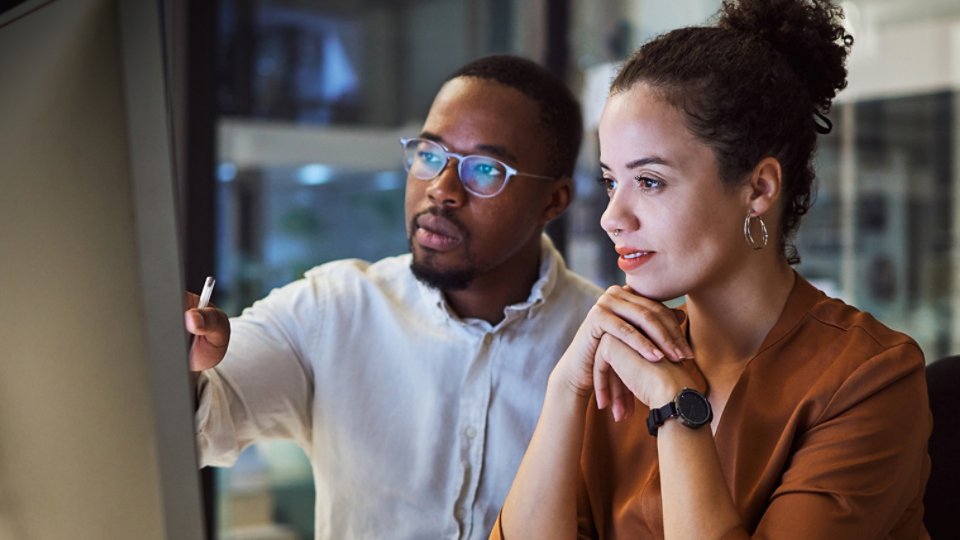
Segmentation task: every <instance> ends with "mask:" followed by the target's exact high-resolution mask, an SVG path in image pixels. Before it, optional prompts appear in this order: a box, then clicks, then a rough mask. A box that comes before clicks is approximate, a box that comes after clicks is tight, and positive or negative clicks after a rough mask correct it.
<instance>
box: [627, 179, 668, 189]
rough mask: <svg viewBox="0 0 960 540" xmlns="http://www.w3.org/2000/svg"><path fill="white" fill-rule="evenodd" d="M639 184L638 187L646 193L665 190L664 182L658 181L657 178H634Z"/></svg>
mask: <svg viewBox="0 0 960 540" xmlns="http://www.w3.org/2000/svg"><path fill="white" fill-rule="evenodd" d="M634 180H636V182H637V186H639V187H640V189H642V190H644V191H659V190H661V189H663V182H662V181H660V180H657V179H656V178H650V177H649V176H637V177H636V178H634Z"/></svg>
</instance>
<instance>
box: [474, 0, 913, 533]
mask: <svg viewBox="0 0 960 540" xmlns="http://www.w3.org/2000/svg"><path fill="white" fill-rule="evenodd" d="M841 17H842V13H841V12H840V10H839V8H837V7H836V6H834V5H832V4H831V3H829V2H828V1H821V0H817V1H812V2H811V1H804V0H742V1H740V2H738V3H733V2H725V3H724V5H723V8H722V9H721V15H720V18H719V20H718V23H717V25H716V26H714V27H699V28H685V29H680V30H676V31H673V32H670V33H668V34H665V35H663V36H660V37H658V38H657V39H655V40H654V41H652V42H650V43H648V44H646V45H645V46H644V47H643V48H641V49H640V50H639V51H638V52H637V53H636V54H635V55H634V56H633V57H632V58H631V59H630V60H629V61H628V62H627V63H626V65H625V66H624V67H623V68H622V70H621V71H620V73H619V75H618V76H617V78H616V79H615V81H614V82H613V85H612V89H611V92H610V97H609V99H608V102H607V104H606V106H605V109H604V111H603V115H602V118H601V122H600V128H599V136H600V148H601V151H600V154H601V155H600V159H601V168H602V173H603V178H602V181H603V183H604V184H605V186H606V188H607V191H608V193H609V196H610V201H609V205H608V207H607V210H606V212H605V213H604V215H603V217H602V218H601V225H602V226H603V228H604V229H605V230H606V231H607V232H608V233H609V235H610V237H611V240H612V241H613V243H614V245H615V248H616V251H617V253H618V254H619V256H620V257H619V265H620V268H621V269H622V270H623V271H624V272H625V273H626V281H627V286H626V287H612V288H610V289H609V290H608V291H607V292H606V293H605V294H604V295H603V297H602V298H601V299H600V300H599V301H598V302H597V305H596V306H595V307H594V308H593V310H592V311H591V312H590V314H589V316H588V317H587V319H586V320H585V322H584V323H583V325H582V327H581V329H580V331H579V333H578V334H577V336H576V338H575V339H574V342H573V343H572V344H571V345H570V347H569V349H568V350H567V352H566V353H565V354H564V356H563V357H562V358H561V359H560V361H559V362H558V364H557V366H556V368H555V369H554V371H553V373H552V375H551V378H550V382H549V385H548V390H547V394H546V399H545V402H544V406H543V410H542V412H541V417H540V420H539V423H538V425H537V429H536V432H535V434H534V436H533V439H532V441H531V443H530V446H529V448H528V450H527V454H526V455H525V457H524V459H523V462H522V464H521V467H520V470H519V471H518V474H517V477H516V479H515V481H514V484H513V487H512V489H511V491H510V494H509V496H508V497H507V500H506V503H505V505H504V508H503V511H502V513H501V518H500V521H499V522H498V526H497V528H495V529H494V532H493V534H492V537H493V538H498V537H501V536H502V537H504V538H508V539H511V540H512V539H530V538H549V539H559V538H572V537H575V536H576V535H577V533H578V532H579V534H580V535H581V536H583V537H589V538H595V537H596V538H659V537H665V538H671V539H675V538H747V537H750V536H757V537H775V538H803V539H811V538H825V539H827V538H829V539H844V538H857V539H860V538H926V537H927V533H926V531H925V529H924V528H923V524H922V514H923V509H922V494H923V488H924V484H925V481H926V477H927V474H928V468H929V464H928V461H929V460H928V458H927V454H926V441H927V437H928V436H929V433H930V426H931V419H930V414H929V409H928V406H927V401H926V389H925V383H924V371H923V369H924V361H923V356H922V353H921V351H920V349H919V348H918V347H917V345H916V343H914V342H913V341H912V340H911V339H910V338H909V337H907V336H905V335H903V334H900V333H898V332H895V331H893V330H890V329H889V328H886V327H885V326H883V325H882V324H880V323H879V322H877V321H876V320H875V319H874V318H873V317H871V316H870V315H869V314H866V313H862V312H860V311H858V310H856V309H855V308H853V307H850V306H847V305H846V304H844V303H843V302H841V301H839V300H836V299H831V298H828V297H827V296H826V295H824V294H823V293H822V292H820V291H818V290H817V289H815V288H814V287H813V286H812V285H811V284H810V283H808V282H807V281H805V280H804V279H803V278H802V277H800V276H799V275H797V274H796V273H795V272H794V271H793V269H792V268H791V264H796V263H797V262H799V259H798V257H797V255H796V251H795V249H793V247H792V246H791V244H790V238H791V237H792V235H793V233H794V232H795V231H796V228H797V225H798V223H799V220H800V218H801V216H802V215H803V214H804V213H805V212H806V211H807V209H808V208H809V206H810V201H811V185H812V182H813V171H812V167H811V160H812V155H813V150H814V147H815V144H816V134H817V132H821V133H822V132H826V131H829V127H830V124H829V121H828V120H827V119H826V117H825V116H824V114H825V113H826V112H827V111H828V110H829V107H830V103H831V100H832V98H833V97H834V96H835V94H836V92H837V91H839V90H840V89H842V88H843V87H844V86H845V84H846V81H845V79H846V69H845V67H844V63H845V58H846V55H847V53H848V51H849V46H850V44H851V43H852V39H851V38H850V37H849V36H848V35H846V34H845V32H844V30H843V28H842V26H841V25H840V23H839V20H840V18H841ZM683 295H685V296H686V304H685V306H684V307H683V309H682V310H676V311H675V310H671V309H668V308H667V307H665V306H664V305H663V304H662V303H661V302H662V301H664V300H668V299H671V298H675V297H679V296H683ZM607 409H609V412H607ZM651 435H652V436H651Z"/></svg>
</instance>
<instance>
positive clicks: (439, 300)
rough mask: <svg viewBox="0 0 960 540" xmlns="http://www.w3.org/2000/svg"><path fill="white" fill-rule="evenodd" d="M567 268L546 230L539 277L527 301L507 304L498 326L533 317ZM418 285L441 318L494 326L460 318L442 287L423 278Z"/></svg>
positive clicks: (542, 241)
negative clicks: (437, 287) (427, 283)
mask: <svg viewBox="0 0 960 540" xmlns="http://www.w3.org/2000/svg"><path fill="white" fill-rule="evenodd" d="M565 269H566V263H565V262H564V260H563V256H562V255H561V254H560V252H559V251H557V248H556V247H555V246H554V245H553V242H552V241H551V240H550V237H549V236H547V235H546V234H542V235H541V236H540V269H539V277H538V278H537V281H536V282H534V284H533V287H531V288H530V296H528V297H527V299H526V300H524V301H523V302H519V303H516V304H511V305H509V306H507V307H505V308H504V310H503V312H504V319H503V320H502V321H500V323H499V324H497V326H496V327H495V328H500V327H502V326H503V325H504V324H506V323H508V322H510V321H512V320H515V319H517V318H518V317H521V316H524V315H525V316H526V317H527V318H529V317H532V316H533V313H534V312H535V311H536V309H537V308H539V307H540V306H541V305H542V304H543V302H544V301H545V300H546V299H547V298H548V297H549V296H550V294H551V293H552V292H553V290H554V289H555V288H556V285H557V281H558V276H559V275H560V273H561V272H562V271H563V270H565ZM417 285H418V286H419V287H420V292H421V294H422V297H423V298H424V299H425V301H426V302H428V303H430V304H432V305H434V306H436V308H437V313H438V317H439V318H440V319H441V320H446V321H458V322H460V323H463V324H470V325H475V324H480V325H481V326H484V328H485V329H490V328H494V327H491V325H490V324H489V323H487V322H486V321H478V320H474V319H467V320H463V319H460V317H459V316H457V314H456V313H454V311H453V309H452V308H451V307H450V305H449V304H448V303H447V300H446V298H444V296H443V293H441V292H440V290H439V289H436V288H434V287H430V286H427V285H425V284H423V283H421V282H420V281H419V280H418V281H417Z"/></svg>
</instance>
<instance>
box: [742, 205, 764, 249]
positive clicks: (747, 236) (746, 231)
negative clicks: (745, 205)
mask: <svg viewBox="0 0 960 540" xmlns="http://www.w3.org/2000/svg"><path fill="white" fill-rule="evenodd" d="M754 218H756V220H757V221H759V222H760V233H761V234H762V235H763V238H762V239H761V240H760V241H759V242H758V241H756V240H755V239H754V238H753V231H752V230H751V228H750V222H751V221H752V220H753V219H754ZM743 238H744V240H746V241H747V245H748V246H750V247H752V248H753V249H754V250H759V249H763V248H765V247H767V240H768V236H767V224H766V223H764V222H763V218H762V217H760V216H754V215H752V214H751V212H750V211H749V210H748V211H747V217H746V218H745V219H744V220H743Z"/></svg>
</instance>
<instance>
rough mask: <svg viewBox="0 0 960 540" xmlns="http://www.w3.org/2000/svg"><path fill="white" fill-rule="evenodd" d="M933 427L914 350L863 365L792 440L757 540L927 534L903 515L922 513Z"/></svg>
mask: <svg viewBox="0 0 960 540" xmlns="http://www.w3.org/2000/svg"><path fill="white" fill-rule="evenodd" d="M931 426H932V419H931V416H930V409H929V406H928V403H927V392H926V379H925V372H924V362H923V355H922V353H921V352H920V350H919V349H918V348H917V347H916V345H914V344H905V345H899V346H896V347H893V348H890V349H887V350H885V351H883V352H882V353H880V354H878V355H876V356H875V357H873V358H871V359H869V360H868V361H866V362H865V363H863V364H862V365H861V366H859V367H858V368H857V369H856V370H855V371H853V372H852V373H851V374H850V376H849V377H847V379H846V380H845V381H843V382H842V384H840V386H839V389H838V390H837V392H836V393H835V394H834V395H833V396H832V398H831V399H830V401H829V403H828V404H827V406H826V408H825V409H824V412H823V414H822V415H821V416H820V418H819V419H818V420H817V421H816V422H814V424H813V426H812V427H811V428H810V429H809V430H808V431H807V432H805V433H804V434H803V436H802V437H800V438H799V440H798V441H797V446H796V448H797V450H796V452H795V453H794V455H793V458H792V459H791V461H790V463H789V465H788V467H787V469H786V470H785V471H784V474H783V480H782V483H781V485H780V486H779V487H778V488H777V489H776V490H775V492H774V493H773V495H772V498H771V501H770V505H769V506H768V508H767V510H766V512H765V513H764V516H763V518H762V519H761V521H760V523H759V525H758V527H757V530H756V532H755V534H754V537H755V538H778V539H785V538H797V539H800V538H804V539H806V538H839V539H844V538H889V537H895V538H924V537H926V535H925V533H924V531H923V527H922V524H921V520H920V519H919V517H918V516H914V517H915V519H904V518H905V516H909V515H911V514H912V513H913V512H919V513H922V502H921V501H920V500H919V498H920V497H922V494H923V487H924V485H925V483H926V480H927V475H928V474H929V458H928V456H927V439H928V438H929V436H930V430H931ZM901 527H907V528H911V527H912V528H914V529H916V530H909V531H908V530H898V528H901ZM892 531H893V532H894V533H892Z"/></svg>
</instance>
